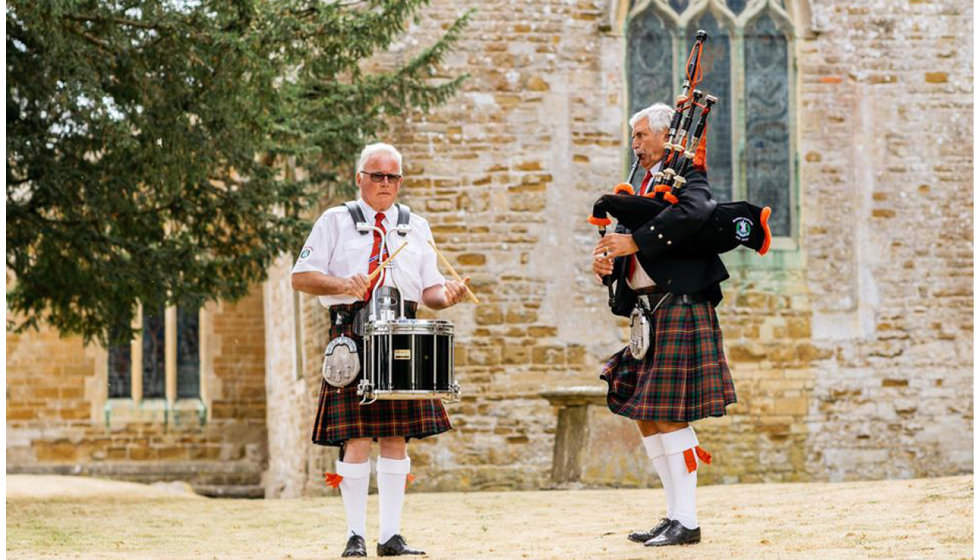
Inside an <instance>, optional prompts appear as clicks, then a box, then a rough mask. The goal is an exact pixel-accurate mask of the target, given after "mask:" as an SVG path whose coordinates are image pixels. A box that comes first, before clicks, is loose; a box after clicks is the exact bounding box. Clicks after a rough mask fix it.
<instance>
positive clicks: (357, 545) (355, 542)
mask: <svg viewBox="0 0 980 560" xmlns="http://www.w3.org/2000/svg"><path fill="white" fill-rule="evenodd" d="M360 556H367V545H365V544H364V537H362V536H361V535H351V536H350V538H349V539H347V546H345V547H344V553H343V554H341V555H340V557H341V558H354V557H360Z"/></svg>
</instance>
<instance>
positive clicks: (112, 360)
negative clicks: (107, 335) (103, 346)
mask: <svg viewBox="0 0 980 560" xmlns="http://www.w3.org/2000/svg"><path fill="white" fill-rule="evenodd" d="M120 330H121V329H120ZM118 332H119V331H118V330H117V331H115V332H113V336H112V337H111V338H112V339H113V340H117V339H118V338H119V337H118V336H116V335H117V334H118ZM130 346H131V345H130V343H129V342H121V343H115V344H112V345H111V346H109V398H110V399H128V398H130V397H132V390H133V389H132V383H131V381H132V375H133V356H132V348H131V347H130Z"/></svg>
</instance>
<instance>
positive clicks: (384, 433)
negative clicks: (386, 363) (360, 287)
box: [313, 303, 452, 446]
mask: <svg viewBox="0 0 980 560" xmlns="http://www.w3.org/2000/svg"><path fill="white" fill-rule="evenodd" d="M363 306H364V304H363V303H355V304H351V305H335V306H331V310H332V311H333V310H335V309H343V310H344V311H347V312H349V313H351V314H353V313H356V312H357V310H358V309H360V308H361V307H363ZM340 335H345V336H348V337H350V338H352V339H353V340H354V341H355V342H357V353H358V355H359V356H361V358H362V368H363V356H364V346H363V344H362V339H361V337H359V336H357V335H355V334H354V327H353V324H351V323H347V324H342V325H338V324H336V321H331V325H330V340H333V339H334V338H335V337H338V336H340ZM362 372H363V369H362ZM360 381H361V376H360V375H359V376H358V377H357V379H355V380H354V381H352V382H351V383H350V385H348V386H346V387H344V388H342V389H338V388H336V387H333V386H331V385H329V384H328V383H327V382H326V381H323V380H321V381H320V398H319V402H318V404H317V412H316V419H315V420H314V422H313V443H315V444H317V445H334V446H339V445H341V444H342V443H343V442H345V441H347V440H349V439H353V438H372V439H376V438H382V437H394V436H402V437H404V438H405V439H408V438H420V439H421V438H424V437H427V436H432V435H435V434H441V433H442V432H445V431H448V430H450V429H452V424H450V422H449V416H448V415H447V414H446V409H445V407H443V405H442V401H440V400H439V399H427V400H393V401H381V400H379V401H375V402H373V403H371V404H368V405H361V404H360V402H361V397H359V396H358V395H357V384H358V383H360Z"/></svg>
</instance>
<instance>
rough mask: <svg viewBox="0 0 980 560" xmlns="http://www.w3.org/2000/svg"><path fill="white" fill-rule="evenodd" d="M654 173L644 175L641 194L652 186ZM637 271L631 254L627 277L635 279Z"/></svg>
mask: <svg viewBox="0 0 980 560" xmlns="http://www.w3.org/2000/svg"><path fill="white" fill-rule="evenodd" d="M652 179H653V173H650V172H649V171H647V174H646V175H644V176H643V182H642V183H640V196H643V195H645V194H647V189H648V188H650V183H652V182H653V181H652ZM634 272H636V255H635V254H634V255H630V259H629V262H628V264H627V267H626V278H628V279H629V280H630V282H632V281H633V273H634Z"/></svg>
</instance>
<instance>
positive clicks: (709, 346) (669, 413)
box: [599, 298, 735, 422]
mask: <svg viewBox="0 0 980 560" xmlns="http://www.w3.org/2000/svg"><path fill="white" fill-rule="evenodd" d="M651 323H652V325H653V328H652V334H651V337H650V338H651V343H650V349H649V350H647V354H646V356H644V359H643V360H642V361H640V360H636V359H634V358H633V356H632V355H631V354H630V352H629V346H627V347H625V348H623V349H622V350H620V351H619V352H617V353H615V354H613V355H612V356H611V357H610V358H609V359H608V360H607V361H606V365H605V367H603V369H602V374H601V375H600V376H599V377H600V379H603V380H605V381H606V382H607V383H608V384H609V392H608V393H607V395H606V402H607V404H608V405H609V410H611V411H613V412H614V413H616V414H619V415H621V416H625V417H627V418H631V419H633V420H653V421H662V422H692V421H694V420H698V419H701V418H705V417H708V416H724V415H725V407H726V406H728V405H730V404H732V403H734V402H735V385H734V384H733V383H732V374H731V372H730V371H728V362H727V361H726V360H725V350H724V348H723V347H722V336H721V327H720V326H719V325H718V316H717V315H715V308H714V306H712V305H711V303H710V302H701V303H695V304H683V303H680V302H679V301H676V302H675V301H674V298H670V299H668V301H665V302H664V304H663V306H661V307H660V308H659V309H657V310H656V311H655V312H654V316H653V320H652V321H651Z"/></svg>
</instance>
